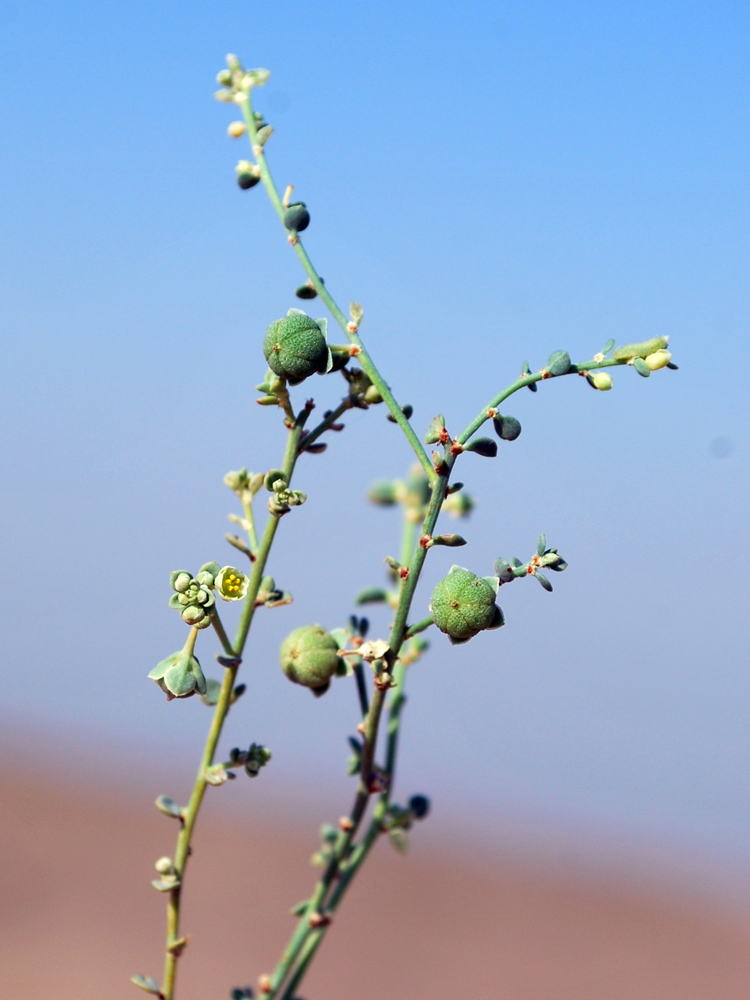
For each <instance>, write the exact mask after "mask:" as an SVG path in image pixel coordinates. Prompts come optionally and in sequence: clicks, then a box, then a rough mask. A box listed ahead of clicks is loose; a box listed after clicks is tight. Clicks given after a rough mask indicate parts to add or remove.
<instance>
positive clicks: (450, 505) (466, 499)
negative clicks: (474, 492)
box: [443, 493, 476, 517]
mask: <svg viewBox="0 0 750 1000" xmlns="http://www.w3.org/2000/svg"><path fill="white" fill-rule="evenodd" d="M475 506H476V501H475V500H474V498H473V497H472V496H470V495H469V494H468V493H451V494H449V496H447V497H446V498H445V502H444V503H443V510H444V511H447V512H448V513H449V514H450V515H451V517H466V516H467V515H468V514H470V513H471V512H472V510H474V507H475Z"/></svg>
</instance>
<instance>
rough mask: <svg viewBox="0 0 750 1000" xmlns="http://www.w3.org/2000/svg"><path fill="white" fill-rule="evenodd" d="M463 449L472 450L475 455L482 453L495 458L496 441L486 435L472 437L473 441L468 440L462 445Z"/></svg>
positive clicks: (486, 456)
mask: <svg viewBox="0 0 750 1000" xmlns="http://www.w3.org/2000/svg"><path fill="white" fill-rule="evenodd" d="M464 451H473V452H475V453H476V454H477V455H483V456H484V457H485V458H495V456H496V455H497V441H493V440H492V438H486V437H480V438H474V440H473V441H469V443H468V444H465V445H464Z"/></svg>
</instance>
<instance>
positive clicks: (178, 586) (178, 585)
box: [169, 569, 193, 594]
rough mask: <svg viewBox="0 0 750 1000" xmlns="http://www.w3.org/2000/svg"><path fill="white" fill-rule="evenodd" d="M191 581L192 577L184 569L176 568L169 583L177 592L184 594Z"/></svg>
mask: <svg viewBox="0 0 750 1000" xmlns="http://www.w3.org/2000/svg"><path fill="white" fill-rule="evenodd" d="M192 582H193V578H192V576H191V575H190V573H188V572H187V571H186V570H184V569H178V570H175V572H174V573H172V575H171V577H170V580H169V585H170V587H171V588H172V590H176V591H177V593H178V594H184V593H185V591H186V590H187V589H188V587H189V586H190V584H191V583H192Z"/></svg>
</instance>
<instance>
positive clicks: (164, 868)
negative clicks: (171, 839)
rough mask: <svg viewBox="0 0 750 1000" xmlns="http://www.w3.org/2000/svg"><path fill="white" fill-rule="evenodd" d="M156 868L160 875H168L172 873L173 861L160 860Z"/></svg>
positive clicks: (155, 863)
mask: <svg viewBox="0 0 750 1000" xmlns="http://www.w3.org/2000/svg"><path fill="white" fill-rule="evenodd" d="M154 868H155V869H156V870H157V871H158V873H159V874H160V875H168V874H169V873H170V872H171V871H172V859H171V858H166V857H165V858H159V859H158V861H156V862H154Z"/></svg>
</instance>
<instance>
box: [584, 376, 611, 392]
mask: <svg viewBox="0 0 750 1000" xmlns="http://www.w3.org/2000/svg"><path fill="white" fill-rule="evenodd" d="M586 378H587V380H588V383H589V385H593V387H594V388H595V389H600V390H601V391H602V392H608V391H609V390H610V389H611V388H612V376H611V375H610V374H609V372H589V374H588V375H587V376H586Z"/></svg>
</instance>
